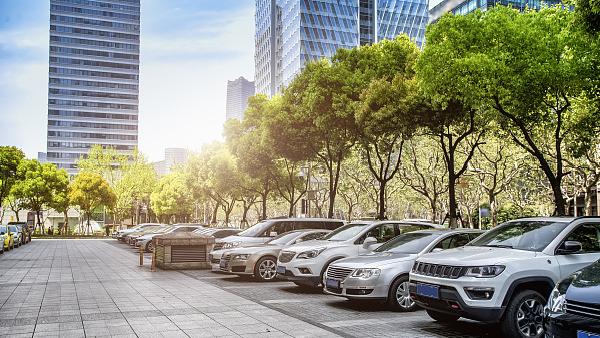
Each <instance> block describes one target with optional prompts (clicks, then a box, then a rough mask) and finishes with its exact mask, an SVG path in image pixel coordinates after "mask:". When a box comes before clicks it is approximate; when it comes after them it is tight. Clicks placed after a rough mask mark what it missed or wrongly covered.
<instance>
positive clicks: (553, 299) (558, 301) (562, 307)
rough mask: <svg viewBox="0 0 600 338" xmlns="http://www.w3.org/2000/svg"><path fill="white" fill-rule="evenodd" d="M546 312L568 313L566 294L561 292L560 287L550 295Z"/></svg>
mask: <svg viewBox="0 0 600 338" xmlns="http://www.w3.org/2000/svg"><path fill="white" fill-rule="evenodd" d="M546 310H547V311H550V313H558V314H561V313H566V293H563V292H561V291H560V290H559V289H558V286H557V287H555V288H554V290H552V293H550V297H549V298H548V304H546Z"/></svg>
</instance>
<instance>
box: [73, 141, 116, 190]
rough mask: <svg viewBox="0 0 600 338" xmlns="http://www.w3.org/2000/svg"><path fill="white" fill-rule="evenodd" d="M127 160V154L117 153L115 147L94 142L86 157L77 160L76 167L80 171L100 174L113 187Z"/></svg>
mask: <svg viewBox="0 0 600 338" xmlns="http://www.w3.org/2000/svg"><path fill="white" fill-rule="evenodd" d="M127 161H128V157H127V155H125V154H122V153H119V152H118V151H117V150H116V149H114V148H112V147H107V148H103V147H102V146H101V145H98V144H95V145H93V146H92V147H91V148H90V151H89V153H88V155H87V157H85V158H81V159H79V160H78V161H77V167H78V168H79V171H80V172H90V173H95V174H98V175H100V176H102V177H103V178H104V179H105V180H106V181H107V182H108V184H109V185H110V186H111V187H113V188H114V187H115V186H116V184H117V182H118V181H119V179H120V177H121V168H123V167H124V166H125V165H126V164H127Z"/></svg>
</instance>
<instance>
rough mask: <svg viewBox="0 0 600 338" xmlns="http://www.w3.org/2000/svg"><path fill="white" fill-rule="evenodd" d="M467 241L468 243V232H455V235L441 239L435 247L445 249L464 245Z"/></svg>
mask: <svg viewBox="0 0 600 338" xmlns="http://www.w3.org/2000/svg"><path fill="white" fill-rule="evenodd" d="M467 243H469V235H468V234H457V235H452V236H450V237H447V238H445V239H443V240H442V241H441V242H439V243H438V244H437V245H436V246H435V249H443V250H446V249H452V248H458V247H461V246H464V245H465V244H467Z"/></svg>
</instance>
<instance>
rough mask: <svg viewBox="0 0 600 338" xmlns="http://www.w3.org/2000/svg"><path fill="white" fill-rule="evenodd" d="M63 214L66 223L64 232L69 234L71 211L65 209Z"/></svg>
mask: <svg viewBox="0 0 600 338" xmlns="http://www.w3.org/2000/svg"><path fill="white" fill-rule="evenodd" d="M63 216H65V219H64V224H63V228H64V229H63V234H64V235H69V211H68V210H65V212H64V214H63Z"/></svg>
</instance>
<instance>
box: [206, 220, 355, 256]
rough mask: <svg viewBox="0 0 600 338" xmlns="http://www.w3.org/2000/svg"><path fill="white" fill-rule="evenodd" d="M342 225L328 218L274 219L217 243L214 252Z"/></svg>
mask: <svg viewBox="0 0 600 338" xmlns="http://www.w3.org/2000/svg"><path fill="white" fill-rule="evenodd" d="M342 225H344V221H342V220H339V219H329V218H275V219H267V220H264V221H261V222H259V223H256V224H255V225H253V226H251V227H250V228H248V229H246V230H244V231H241V232H240V233H238V234H237V235H234V236H229V237H225V238H223V239H222V240H219V241H217V243H216V244H215V250H219V249H221V248H223V249H231V248H236V247H240V246H242V247H243V246H252V245H256V244H262V243H265V242H266V241H268V240H270V239H271V238H273V237H275V236H277V235H279V234H282V233H284V232H288V231H292V230H299V229H326V230H334V229H337V228H339V227H341V226H342Z"/></svg>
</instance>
